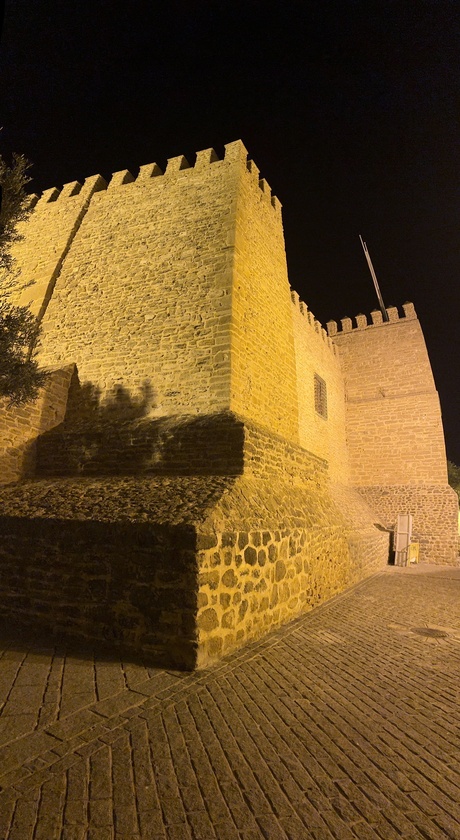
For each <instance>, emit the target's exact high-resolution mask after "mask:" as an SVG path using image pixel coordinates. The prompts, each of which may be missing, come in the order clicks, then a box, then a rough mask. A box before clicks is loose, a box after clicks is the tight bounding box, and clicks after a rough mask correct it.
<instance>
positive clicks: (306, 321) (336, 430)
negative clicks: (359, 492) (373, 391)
mask: <svg viewBox="0 0 460 840" xmlns="http://www.w3.org/2000/svg"><path fill="white" fill-rule="evenodd" d="M292 318H293V324H294V340H295V360H296V380H297V395H298V405H299V435H300V441H299V442H300V444H301V445H302V446H303V447H304V448H305V449H308V450H309V451H310V452H315V453H316V454H317V455H318V456H319V457H320V458H324V459H325V460H326V461H327V462H328V464H329V473H330V476H331V478H332V479H333V480H335V481H341V482H344V483H347V482H348V478H349V475H348V450H347V440H346V433H345V388H344V381H343V373H342V369H341V365H340V359H339V356H338V351H337V348H336V347H335V345H334V344H333V342H332V340H331V338H329V336H328V335H327V333H326V331H325V330H324V329H323V328H322V327H321V325H320V324H319V322H318V321H317V320H316V319H315V317H314V315H312V313H311V312H309V311H308V309H307V306H306V305H305V304H304V303H303V302H302V301H300V300H299V296H298V295H297V294H296V293H295V292H293V293H292ZM315 374H317V375H318V376H320V377H321V378H322V379H323V380H324V382H325V383H326V391H327V417H323V416H321V415H320V414H319V413H318V412H317V411H316V409H315V392H314V377H315Z"/></svg>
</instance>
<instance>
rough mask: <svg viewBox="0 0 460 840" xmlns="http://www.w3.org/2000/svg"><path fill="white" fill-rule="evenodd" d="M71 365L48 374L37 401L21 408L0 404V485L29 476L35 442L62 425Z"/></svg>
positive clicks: (34, 457) (33, 457)
mask: <svg viewBox="0 0 460 840" xmlns="http://www.w3.org/2000/svg"><path fill="white" fill-rule="evenodd" d="M73 371H74V365H68V366H67V367H65V368H62V369H61V370H54V371H52V373H51V375H50V377H49V379H48V381H47V383H46V385H45V386H44V387H43V388H42V389H41V391H40V393H39V395H38V397H37V399H36V400H35V401H34V402H32V403H29V404H27V405H25V406H9V405H8V404H7V401H6V400H4V401H2V402H0V484H8V483H9V482H11V481H19V480H20V479H21V478H24V477H25V476H27V475H33V473H34V471H35V462H36V447H37V438H38V436H39V435H40V434H43V433H44V432H46V431H47V430H48V429H51V428H53V426H56V425H58V424H59V423H61V422H62V420H63V419H64V416H65V411H66V406H67V394H68V390H69V384H70V381H71V377H72V374H73Z"/></svg>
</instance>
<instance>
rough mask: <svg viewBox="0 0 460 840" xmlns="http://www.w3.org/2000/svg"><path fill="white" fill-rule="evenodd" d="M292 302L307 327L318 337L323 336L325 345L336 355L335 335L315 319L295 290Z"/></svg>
mask: <svg viewBox="0 0 460 840" xmlns="http://www.w3.org/2000/svg"><path fill="white" fill-rule="evenodd" d="M291 300H292V303H293V304H294V308H295V310H296V311H297V312H300V314H301V315H302V316H303V318H304V320H305V326H306V327H308V328H310V329H311V330H313V332H315V333H317V335H319V336H321V338H322V339H323V341H324V343H325V344H326V345H327V346H328V347H330V349H331V352H332V353H334V354H335V353H336V352H337V350H336V347H335V345H334V343H333V341H332V339H331V337H330V336H331V334H333V333H328V331H327V330H325V329H324V327H323V325H322V324H321V323H320V321H318V319H317V318H315V316H314V315H313V312H310V310H309V308H308V306H307V304H306V303H304V301H303V300H301V299H300V297H299V295H298V294H297V292H295V291H294V290H293V289H291ZM328 323H329V324H330V323H332V322H331V321H329V322H328Z"/></svg>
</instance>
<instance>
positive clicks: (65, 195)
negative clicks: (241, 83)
mask: <svg viewBox="0 0 460 840" xmlns="http://www.w3.org/2000/svg"><path fill="white" fill-rule="evenodd" d="M224 148H225V153H224V157H223V158H219V156H218V155H217V153H216V152H215V150H214V149H212V148H210V149H203V150H201V151H199V152H197V153H196V155H195V162H194V163H193V164H191V163H189V161H188V159H187V158H186V157H185V155H177V156H176V157H172V158H168V160H167V162H166V166H165V168H164V170H163V169H162V168H161V167H160V166H159V165H158V164H157V163H147V164H144V165H142V166H140V167H139V169H138V170H137V173H136V174H133V173H132V172H130V170H129V169H122V170H120V171H118V172H114V173H113V174H112V176H111V178H110V179H109V181H108V182H107V181H105V179H104V178H102V176H100V175H93V176H91V177H90V178H86V179H85V181H84V182H83V184H81V183H80V182H79V181H71V182H70V183H68V184H65V185H64V186H63V187H50V188H49V189H47V190H44V192H43V193H42V194H41V195H40V196H39V195H35V194H34V195H31V196H30V204H31V206H32V207H37V209H41V208H43V207H44V206H45V205H47V204H51V203H54V202H56V201H59V202H61V201H63V200H67V199H71V198H75V197H76V196H78V195H80V194H81V193H82V192H85V191H86V189H87V188H88V186H89V185H91V186H92V185H93V182H94V179H95V178H96V179H98V185H97V188H95V189H92V192H97V191H100V190H107V191H110V192H111V193H112V192H113V191H114V190H116V189H118V188H121V187H124V186H127V185H133V186H134V187H136V186H142V187H145V185H146V184H147V183H149V182H150V181H151V179H157V178H162V179H163V178H165V179H168V180H169V179H173V178H177V177H179V176H180V177H183V176H185V177H187V175H188V174H191V173H193V172H202V171H203V170H205V169H206V168H208V167H210V166H212V165H213V164H219V163H220V164H222V163H224V164H234V163H241V164H243V166H245V167H246V169H247V172H248V174H249V176H250V178H251V180H252V181H253V183H254V184H255V185H256V186H257V187H258V189H259V190H260V193H261V197H263V198H264V199H266V201H267V204H270V205H271V206H272V207H273V209H274V210H275V211H276V212H277V213H279V214H280V213H281V202H280V201H279V199H278V198H277V197H276V196H275V195H273V194H272V191H271V188H270V186H269V184H268V183H267V181H266V180H265V178H260V177H259V169H258V167H257V166H256V165H255V163H254V161H252V160H248V152H247V150H246V148H245V146H244V145H243V143H242V142H241V140H236V141H235V142H233V143H227V144H226V145H225V147H224Z"/></svg>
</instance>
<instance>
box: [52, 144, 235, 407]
mask: <svg viewBox="0 0 460 840" xmlns="http://www.w3.org/2000/svg"><path fill="white" fill-rule="evenodd" d="M230 145H232V144H230ZM237 145H238V144H237ZM238 147H239V145H238ZM230 152H231V149H230ZM230 152H229V154H228V156H227V157H226V158H225V159H224V160H222V161H218V160H216V161H214V162H211V160H212V155H211V153H210V152H209V154H208V155H207V159H206V155H205V158H203V156H201V157H200V155H199V156H198V159H197V162H196V164H195V166H194V167H188V168H187V164H186V161H185V159H184V158H174V159H172V160H170V161H169V163H168V166H167V168H166V171H165V174H164V175H158V174H157V169H155V168H154V167H153V165H152V166H147V167H142V168H141V172H140V174H139V176H138V177H137V179H136V180H133V179H132V176H130V175H129V173H126V172H125V173H117V174H116V175H114V176H113V178H112V180H111V182H110V184H109V187H108V189H106V190H102V191H99V192H96V193H95V194H94V195H93V197H92V200H91V202H90V204H89V207H88V209H87V211H86V214H85V216H84V218H83V220H82V222H81V225H80V227H79V229H78V231H77V232H76V233H75V236H74V239H73V242H72V247H71V248H70V250H69V251H68V253H67V255H66V258H65V260H64V262H63V264H62V267H61V270H60V274H59V277H58V279H57V281H56V285H55V288H54V293H53V296H52V299H51V301H50V303H49V305H48V307H47V310H46V314H45V316H44V319H43V331H44V332H43V340H42V348H41V351H40V356H39V359H40V361H41V363H42V364H43V365H49V366H55V365H57V364H61V363H62V362H63V361H66V362H67V361H69V360H70V361H75V362H76V364H77V366H78V371H79V376H80V381H81V383H82V385H84V386H85V388H86V390H87V392H89V391H90V389H93V394H94V397H95V398H96V399H100V400H103V399H104V396H106V395H111V396H113V395H114V393H116V389H120V388H122V389H124V391H125V392H126V393H127V397H128V398H131V399H134V400H136V399H138V398H140V397H141V396H142V394H145V393H146V392H148V395H149V400H150V406H149V407H150V410H151V411H152V412H153V413H154V414H155V415H168V414H173V413H178V414H180V413H192V414H193V413H198V412H202V413H205V412H207V411H213V410H217V409H219V408H222V407H228V404H229V376H230V361H229V341H230V336H229V323H230V318H231V278H232V264H233V245H232V243H231V239H232V232H233V229H234V225H235V221H234V220H235V203H236V193H237V180H238V177H239V171H240V161H239V160H236V161H235V160H233V159H232V157H231V154H230ZM184 167H185V168H184ZM68 201H74V199H73V198H71V199H69V198H67V199H61V198H59V199H58V200H57V201H56V202H54V203H52V204H51V205H49V206H50V207H56V211H55V212H56V216H57V218H59V205H62V206H65V205H66V202H68ZM47 223H49V224H51V222H50V221H49V220H48V219H47ZM37 224H38V223H37ZM82 335H84V337H85V340H84V342H82V341H81V336H82Z"/></svg>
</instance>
